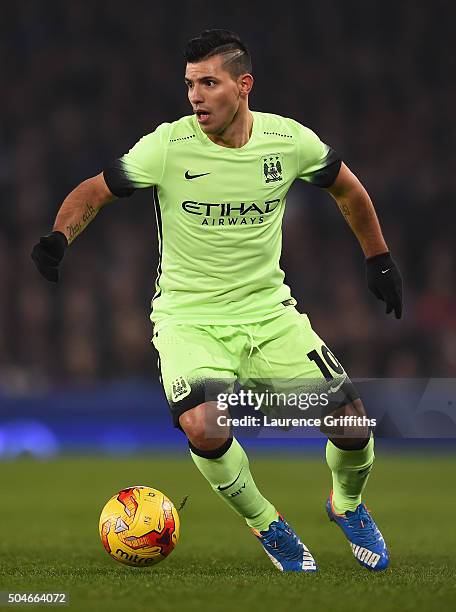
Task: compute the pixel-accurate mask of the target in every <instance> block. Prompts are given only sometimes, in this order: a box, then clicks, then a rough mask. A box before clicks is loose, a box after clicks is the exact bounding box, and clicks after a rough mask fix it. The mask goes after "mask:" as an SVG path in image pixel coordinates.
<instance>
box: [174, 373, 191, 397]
mask: <svg viewBox="0 0 456 612" xmlns="http://www.w3.org/2000/svg"><path fill="white" fill-rule="evenodd" d="M191 390H192V389H191V387H190V385H189V384H188V381H187V379H186V378H185V377H184V376H179V377H178V378H175V379H174V380H173V382H172V383H171V397H172V400H173V402H178V401H179V400H181V399H183V398H184V397H187V395H189V393H190V391H191Z"/></svg>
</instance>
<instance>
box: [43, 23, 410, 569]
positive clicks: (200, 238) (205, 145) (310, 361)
mask: <svg viewBox="0 0 456 612" xmlns="http://www.w3.org/2000/svg"><path fill="white" fill-rule="evenodd" d="M185 57H186V61H187V64H186V71H185V83H186V86H187V91H188V99H189V102H190V104H191V107H192V111H193V114H192V115H190V116H185V117H182V118H181V119H179V120H177V121H174V122H172V123H163V124H162V125H160V126H158V127H157V129H155V131H153V132H151V133H150V134H147V135H146V136H144V137H143V138H141V139H140V140H139V142H137V143H136V144H135V145H134V146H133V148H132V149H131V150H130V151H129V152H128V153H126V154H125V155H123V156H122V157H121V158H120V159H118V160H116V161H115V162H114V163H113V164H112V165H111V166H110V167H108V168H106V169H105V170H104V172H103V173H101V174H99V175H97V176H95V177H93V178H90V179H88V180H85V181H84V182H82V183H81V184H80V185H79V186H78V187H76V189H74V190H73V191H72V192H71V193H70V194H69V195H68V196H67V197H66V198H65V200H64V202H63V203H62V205H61V207H60V210H59V212H58V214H57V217H56V220H55V224H54V228H53V231H52V232H51V233H50V234H49V235H47V236H44V237H42V238H41V239H40V241H39V243H38V244H37V245H35V247H34V249H33V252H32V258H33V260H34V262H35V263H36V265H37V267H38V269H39V271H40V272H41V274H42V275H43V276H44V277H45V278H46V279H47V280H49V281H52V282H57V281H58V279H59V265H60V263H61V261H62V258H63V256H64V253H65V252H66V250H67V247H68V246H69V245H70V244H71V243H72V242H73V241H74V240H75V238H76V237H77V236H78V235H79V234H80V233H81V232H82V231H83V230H84V229H85V227H86V226H87V225H88V223H90V222H91V221H92V220H93V218H94V217H95V215H96V214H97V213H98V212H99V210H100V209H101V208H102V207H103V206H104V205H105V204H107V203H108V202H111V201H113V200H114V199H116V198H120V197H126V196H130V195H131V194H132V193H133V192H134V191H135V189H140V188H146V187H153V197H154V201H155V206H156V215H157V225H158V234H159V251H160V253H159V255H160V258H159V267H158V278H157V281H156V292H155V295H154V297H153V300H152V314H151V320H152V322H153V343H154V345H155V347H156V349H157V351H158V353H159V364H160V373H161V382H162V384H163V387H164V391H165V394H166V397H167V400H168V403H169V406H170V410H171V414H172V418H173V422H174V425H175V426H176V427H179V428H180V429H181V430H182V431H183V432H184V433H185V435H186V436H187V438H188V444H189V448H190V454H191V457H192V459H193V461H194V463H195V465H196V467H197V468H198V470H199V471H200V472H201V473H202V474H203V476H204V477H205V478H206V479H207V480H208V482H209V483H210V485H211V487H212V488H213V490H214V491H215V492H216V493H217V494H218V495H219V496H220V497H222V498H223V499H224V500H225V501H226V502H227V503H228V504H229V505H230V506H231V507H232V508H233V510H235V511H236V512H237V513H238V514H240V515H241V516H242V517H244V519H245V521H246V523H247V525H248V526H249V527H250V528H251V529H252V531H253V533H254V534H255V535H256V537H257V538H258V539H259V541H260V542H261V544H262V545H263V547H264V549H265V551H266V553H267V554H268V555H269V557H270V559H271V560H272V562H273V563H274V564H275V565H276V567H277V568H279V569H280V570H281V571H299V572H312V571H316V569H317V566H316V563H315V560H314V558H313V557H312V555H311V553H310V552H309V550H308V549H307V548H306V546H305V545H304V544H303V543H302V542H301V540H300V539H299V538H298V536H297V535H296V534H295V532H294V531H293V529H292V528H291V527H290V525H288V523H287V522H286V521H285V519H284V517H283V516H281V515H280V514H279V513H278V512H277V510H276V507H275V505H273V504H272V503H271V502H270V501H269V500H267V499H266V498H265V497H264V496H263V495H262V494H261V492H260V491H259V490H258V488H257V486H256V484H255V482H254V480H253V477H252V474H251V472H250V468H249V461H248V458H247V456H246V453H245V452H244V450H243V448H242V446H241V444H240V443H239V442H238V441H237V440H236V439H235V438H234V437H233V435H232V429H231V428H230V427H229V425H228V424H223V423H220V421H219V419H217V415H218V410H217V404H216V402H215V401H214V400H215V398H216V396H215V395H214V392H215V390H216V389H217V388H220V387H218V386H217V385H219V384H220V381H232V380H234V379H240V380H246V379H249V378H256V379H258V380H264V379H268V380H272V379H277V380H285V379H286V380H289V381H294V380H296V381H306V380H307V381H310V382H311V385H312V386H315V387H318V390H320V391H321V390H322V389H326V390H327V391H328V393H331V392H332V391H338V392H342V393H343V399H342V401H338V403H337V406H336V407H335V408H334V409H333V410H332V414H334V415H342V416H354V415H358V416H359V415H362V416H363V415H365V412H364V408H363V404H362V401H361V399H360V398H359V394H358V393H357V392H356V390H355V388H354V386H353V385H352V384H351V382H350V381H349V379H348V377H347V374H346V372H345V370H344V369H343V367H342V366H341V365H340V363H339V362H338V361H337V359H336V358H335V357H334V355H333V354H332V353H331V351H330V350H329V349H328V348H327V347H326V345H325V344H324V342H323V341H322V340H321V339H320V338H319V337H318V335H317V334H316V333H315V332H314V331H313V329H312V327H311V325H310V322H309V319H308V317H307V316H306V315H305V314H300V313H299V312H298V311H297V309H296V308H295V306H296V301H295V300H294V299H293V298H292V296H291V293H290V289H289V287H288V286H287V285H286V284H284V282H283V281H284V274H283V272H282V270H281V269H280V266H279V259H280V253H281V225H282V217H283V213H284V208H285V198H286V194H287V191H288V190H289V188H290V186H291V184H292V183H293V181H294V180H295V179H296V178H299V179H301V180H303V181H306V182H308V183H311V184H313V185H317V186H319V187H321V188H323V189H326V190H327V191H328V192H329V193H330V194H331V196H332V197H333V198H334V199H335V201H336V202H337V204H338V206H339V208H340V210H341V212H342V214H343V215H344V217H345V219H346V220H347V222H348V224H349V226H350V228H351V229H352V231H353V232H354V234H355V236H356V238H357V239H358V241H359V243H360V246H361V248H362V250H363V253H364V255H365V258H366V269H367V281H368V287H369V289H370V290H371V291H372V292H373V293H374V294H375V295H376V297H377V298H378V299H380V300H383V301H384V302H386V312H387V313H390V312H391V311H393V310H394V313H395V316H396V318H400V317H401V313H402V281H401V277H400V274H399V271H398V269H397V267H396V265H395V263H394V261H393V259H392V258H391V255H390V253H389V251H388V247H387V245H386V243H385V240H384V238H383V236H382V232H381V229H380V226H379V222H378V219H377V216H376V213H375V210H374V207H373V205H372V202H371V200H370V198H369V195H368V194H367V192H366V190H365V189H364V187H363V186H362V184H361V183H360V181H359V180H358V179H357V178H356V176H354V174H353V173H352V172H351V171H350V170H349V169H348V167H347V166H346V165H345V164H344V163H343V162H342V161H341V159H340V158H339V156H338V155H337V154H336V152H335V151H334V150H333V149H331V148H330V147H329V146H327V145H326V144H324V143H323V142H322V141H321V140H320V139H319V138H318V136H317V135H316V134H315V133H314V132H312V131H311V130H310V129H308V128H307V127H304V126H303V125H301V124H299V123H298V122H296V121H294V120H292V119H287V118H284V117H281V116H279V115H273V114H269V113H261V112H256V111H251V110H250V109H249V94H250V92H251V90H252V86H253V76H252V65H251V59H250V54H249V51H248V49H247V48H246V46H245V45H244V44H243V42H242V41H241V40H240V38H239V37H238V36H237V35H236V34H234V33H233V32H229V31H226V30H206V31H204V32H202V33H201V34H200V35H198V36H197V37H195V38H193V39H191V40H190V41H189V42H188V44H187V47H186V51H185ZM132 239H133V238H132ZM209 431H210V432H212V433H210V434H209V433H208V432H209ZM328 436H329V439H328V441H327V447H326V459H327V463H328V466H329V468H330V470H331V472H332V491H331V493H330V495H329V499H328V501H327V504H326V511H327V513H328V516H329V518H330V519H331V521H334V522H335V523H336V524H337V525H338V526H339V527H340V528H341V529H342V531H343V533H344V534H345V536H346V538H347V539H348V540H349V543H350V546H351V549H352V552H353V555H354V556H355V558H356V560H357V561H358V562H359V563H360V564H361V565H362V566H364V567H365V568H367V569H369V570H381V569H384V568H386V567H387V565H388V562H389V560H388V552H387V548H386V545H385V542H384V540H383V537H382V535H381V533H380V531H379V530H378V528H377V526H376V524H375V522H374V521H373V519H372V517H371V516H370V514H369V512H368V511H367V509H366V507H365V505H364V504H363V503H362V501H361V494H362V491H363V489H364V486H365V484H366V481H367V479H368V476H369V473H370V471H371V468H372V465H373V461H374V439H373V436H372V432H371V431H370V429H369V427H367V426H363V425H362V426H358V427H356V428H350V427H346V428H345V429H344V431H343V435H342V434H341V432H340V428H339V430H337V431H334V432H333V433H331V431H330V432H329V434H328Z"/></svg>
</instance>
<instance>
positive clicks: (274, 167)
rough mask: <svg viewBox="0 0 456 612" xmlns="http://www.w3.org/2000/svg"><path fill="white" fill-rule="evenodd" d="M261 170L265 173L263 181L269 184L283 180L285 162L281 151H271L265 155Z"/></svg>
mask: <svg viewBox="0 0 456 612" xmlns="http://www.w3.org/2000/svg"><path fill="white" fill-rule="evenodd" d="M261 172H262V175H263V181H264V183H265V184H266V185H267V184H268V183H275V182H277V181H282V180H283V163H282V156H281V155H280V153H270V154H269V155H263V157H262V158H261Z"/></svg>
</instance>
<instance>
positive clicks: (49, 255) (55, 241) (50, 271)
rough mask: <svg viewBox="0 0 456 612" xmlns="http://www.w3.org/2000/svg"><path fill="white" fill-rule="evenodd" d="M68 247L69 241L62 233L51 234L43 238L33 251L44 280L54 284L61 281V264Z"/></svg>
mask: <svg viewBox="0 0 456 612" xmlns="http://www.w3.org/2000/svg"><path fill="white" fill-rule="evenodd" d="M67 247H68V240H67V239H66V236H65V234H62V232H51V233H50V234H48V235H47V236H42V237H41V238H40V241H39V242H38V244H35V246H34V247H33V251H32V255H31V257H32V259H33V261H34V262H35V265H36V267H37V268H38V270H39V271H40V273H41V274H42V275H43V276H44V278H45V279H46V280H48V281H51V282H52V283H58V281H59V264H60V262H61V261H62V259H63V256H64V254H65V251H66V249H67Z"/></svg>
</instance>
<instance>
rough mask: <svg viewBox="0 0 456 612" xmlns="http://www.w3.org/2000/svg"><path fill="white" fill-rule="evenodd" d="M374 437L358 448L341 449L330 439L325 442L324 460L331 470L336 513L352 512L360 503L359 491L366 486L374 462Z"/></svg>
mask: <svg viewBox="0 0 456 612" xmlns="http://www.w3.org/2000/svg"><path fill="white" fill-rule="evenodd" d="M374 458H375V455H374V438H373V437H372V436H371V438H370V440H369V442H368V443H367V444H366V446H365V447H364V448H362V449H360V450H342V449H341V448H338V447H337V446H335V445H334V444H333V443H332V442H331V440H328V442H327V444H326V461H327V463H328V466H329V469H330V470H331V472H332V480H333V506H334V509H335V511H336V512H337V513H339V514H343V513H345V512H346V511H347V510H351V511H352V512H354V511H355V510H356V508H357V506H358V505H359V504H360V503H361V493H362V491H363V489H364V487H365V486H366V482H367V479H368V478H369V473H370V471H371V469H372V465H373V463H374Z"/></svg>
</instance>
